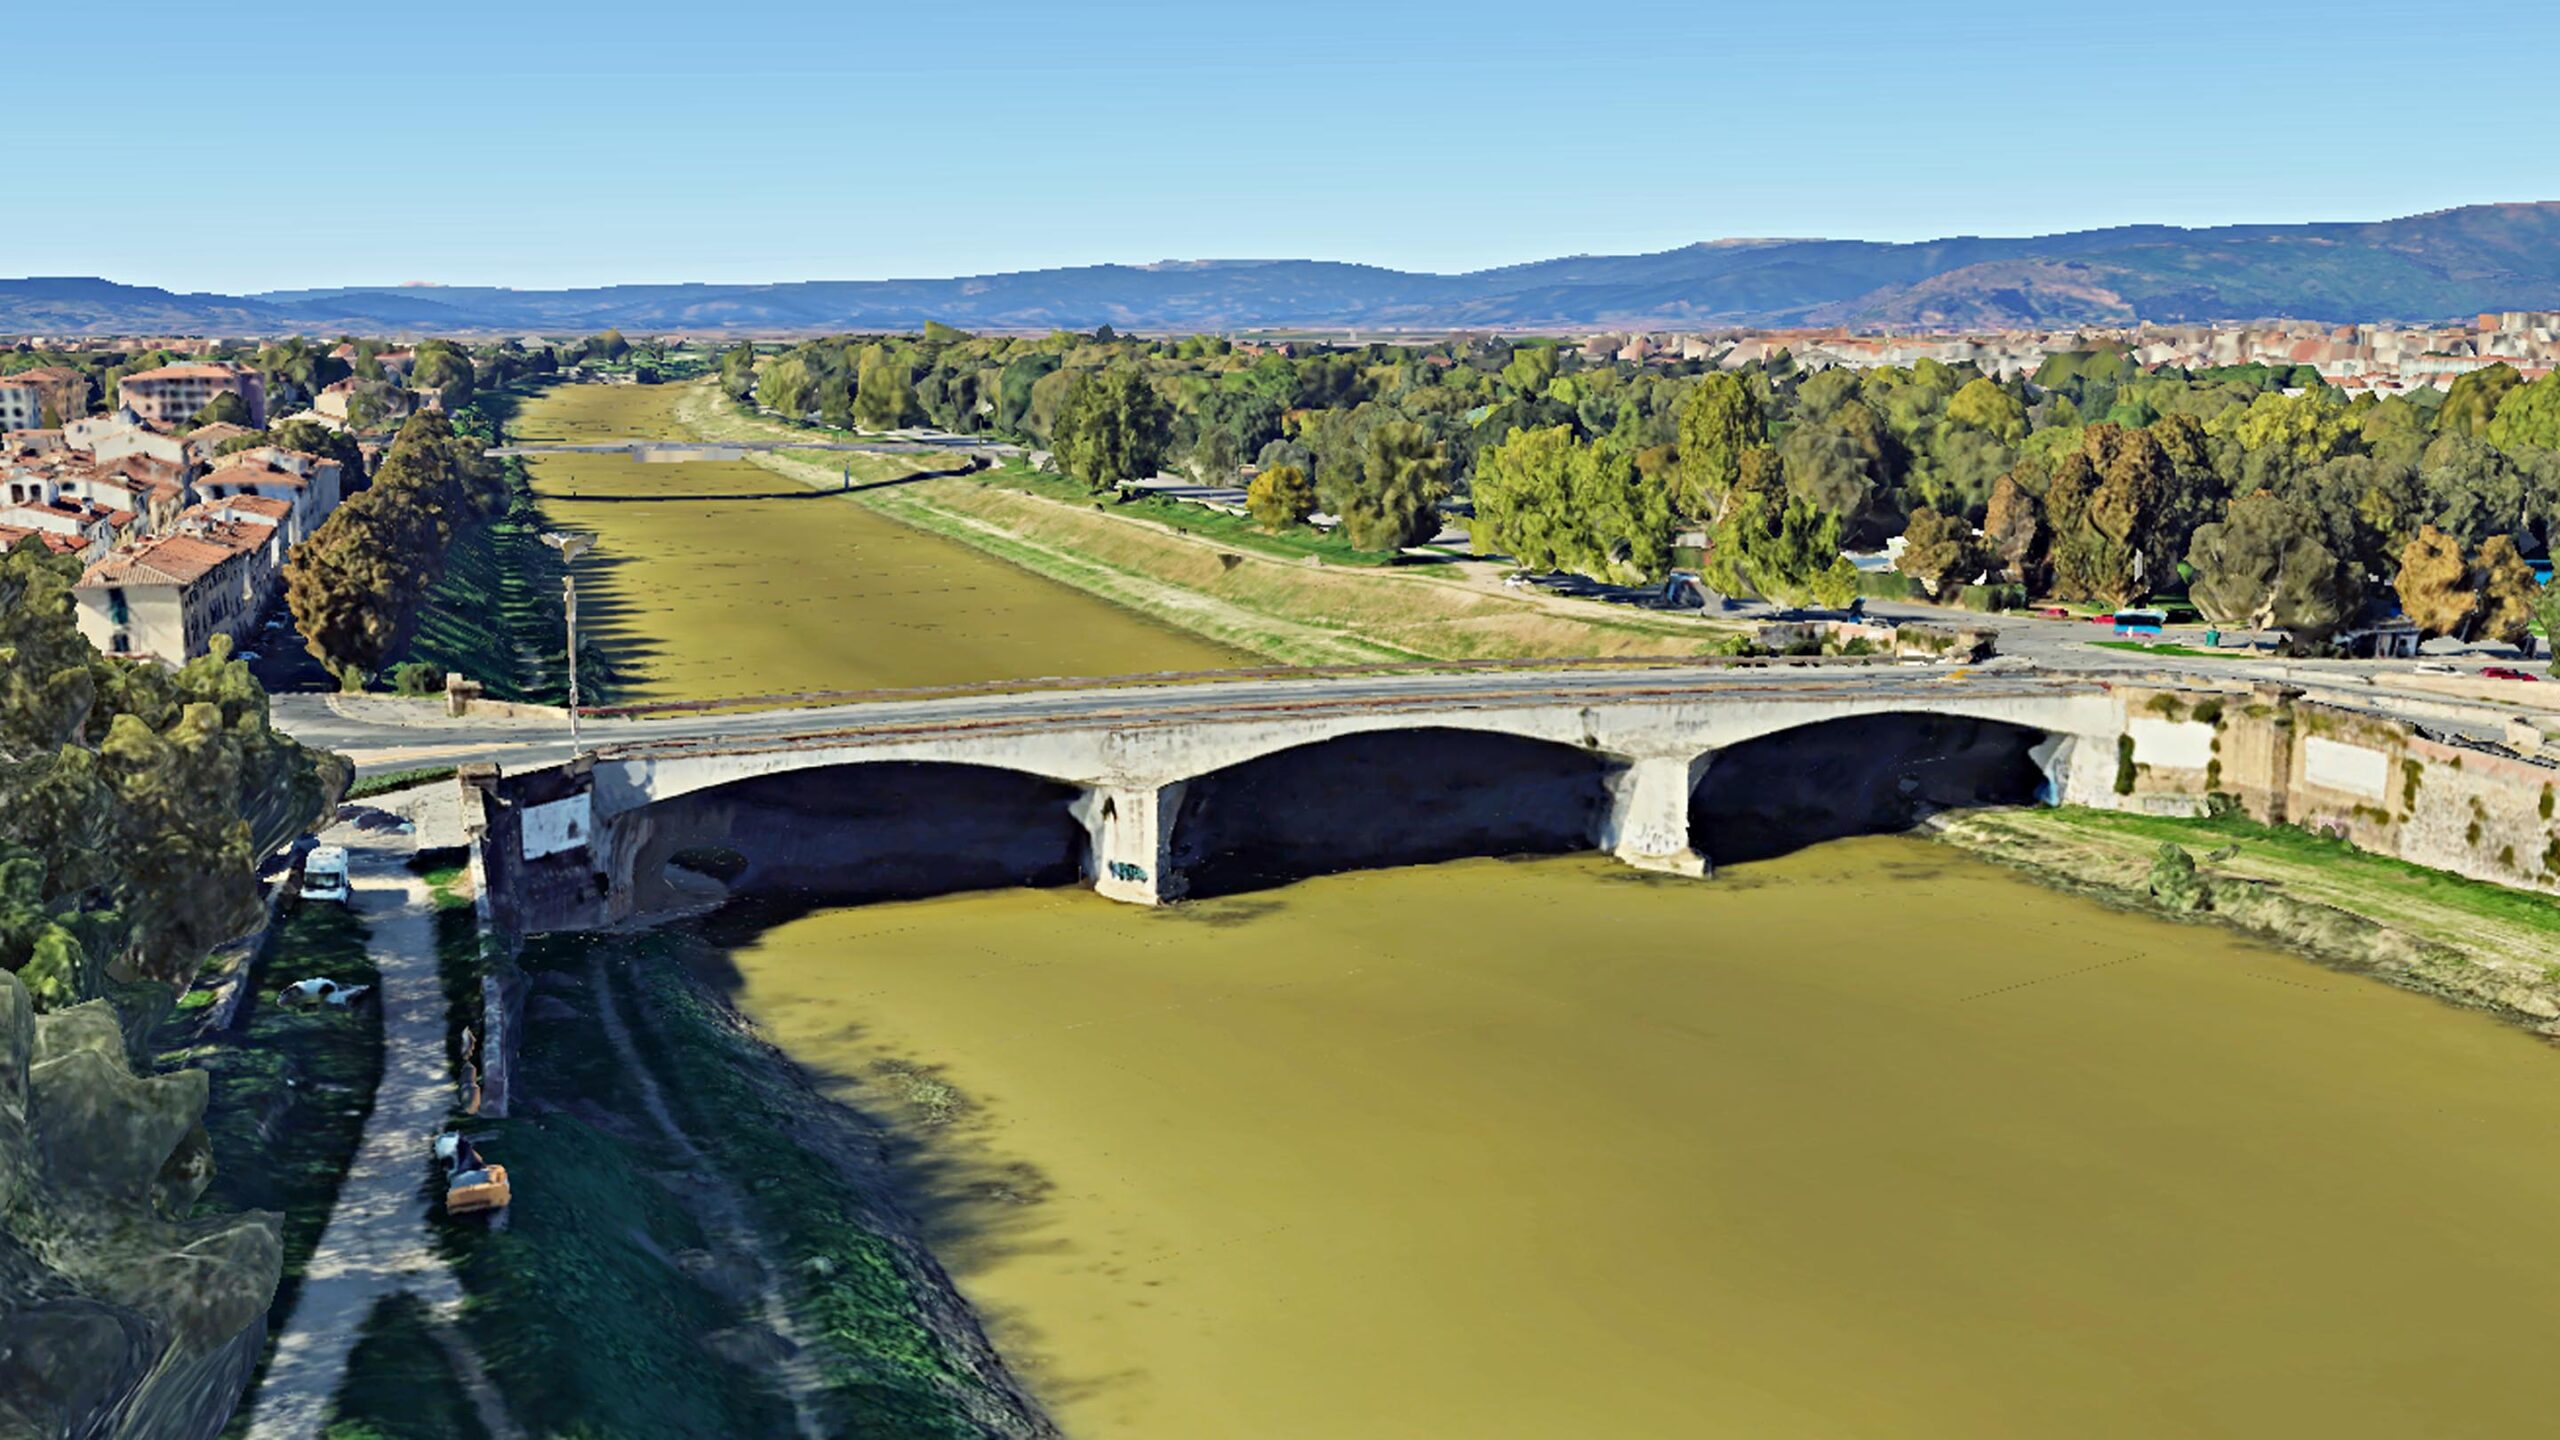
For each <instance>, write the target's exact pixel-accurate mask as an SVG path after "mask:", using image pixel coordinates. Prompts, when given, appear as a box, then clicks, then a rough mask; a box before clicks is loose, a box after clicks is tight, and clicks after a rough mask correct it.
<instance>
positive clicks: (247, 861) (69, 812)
mask: <svg viewBox="0 0 2560 1440" xmlns="http://www.w3.org/2000/svg"><path fill="white" fill-rule="evenodd" d="M79 578H80V565H79V562H78V561H76V560H73V559H70V558H67V557H60V556H55V555H53V554H51V553H50V552H48V551H47V550H46V549H45V548H44V547H43V546H41V545H38V544H36V543H35V542H34V541H33V540H32V539H28V540H24V541H21V542H20V543H19V544H18V545H17V546H16V547H15V548H14V549H11V550H9V551H7V552H6V553H0V657H5V660H6V663H5V664H0V969H7V970H10V971H13V972H15V973H16V974H17V975H18V977H19V979H20V980H22V981H24V982H25V984H26V986H27V988H28V990H29V992H30V993H31V994H33V995H34V997H35V999H36V1002H37V1003H38V1004H39V1005H41V1006H46V1007H53V1006H60V1005H67V1004H72V1003H76V1002H78V1001H81V1000H85V999H89V998H92V997H94V996H96V995H98V994H100V993H102V992H103V991H104V990H105V989H106V987H107V985H108V983H109V982H110V981H116V982H134V981H151V982H156V983H158V984H160V985H162V986H163V987H168V988H170V989H172V990H174V989H176V988H183V986H184V985H185V983H186V981H187V980H188V979H189V978H190V977H191V976H192V975H193V974H194V973H195V968H196V966H197V965H198V964H199V963H201V961H202V959H203V957H204V955H205V954H206V953H207V952H208V951H210V950H211V949H212V948H213V947H214V946H216V945H219V944H221V943H222V942H224V941H227V940H230V939H233V938H235V937H236V936H238V935H239V934H241V933H242V932H243V931H245V930H246V929H248V928H249V927H250V926H251V925H252V924H254V923H255V921H256V919H257V916H258V892H257V887H256V882H255V875H254V861H255V857H256V856H258V855H260V854H262V853H265V852H266V851H269V850H272V849H273V848H275V847H276V846H278V845H281V844H283V843H284V842H285V841H286V840H287V839H288V838H290V837H291V836H293V835H296V834H299V833H301V832H302V831H303V830H304V829H306V828H308V827H309V826H310V825H312V824H313V823H315V822H316V821H318V820H319V819H321V818H322V817H323V816H325V815H326V814H327V813H328V811H329V808H330V807H331V806H332V805H334V804H335V803H336V801H337V797H338V795H339V794H340V793H342V792H343V791H344V789H345V787H346V783H347V780H348V778H349V771H348V768H347V765H346V762H345V761H344V760H342V759H340V758H339V757H337V756H333V755H328V754H325V753H320V752H314V751H310V750H307V749H305V748H304V747H302V746H301V745H299V744H297V743H295V742H294V741H293V740H291V739H290V738H288V737H286V736H284V735H282V734H280V733H278V732H277V731H276V730H275V729H274V727H273V726H271V725H270V724H269V723H268V716H267V697H266V693H265V692H264V691H263V690H261V689H260V688H259V687H258V684H257V682H256V681H255V680H253V679H251V678H250V675H249V667H248V666H246V665H244V664H242V663H240V662H239V661H237V660H233V659H231V658H230V657H229V654H228V647H227V646H222V645H217V647H216V648H215V650H214V652H213V653H211V654H208V655H205V656H202V657H199V658H198V659H196V660H193V661H191V662H189V663H188V664H186V665H185V666H182V667H180V668H179V669H177V670H174V671H172V670H165V669H163V668H161V667H160V666H158V665H156V664H151V663H148V662H138V661H126V660H117V659H111V658H108V657H106V656H102V655H100V654H99V653H98V652H97V650H96V649H95V648H94V647H92V646H91V645H90V644H89V642H88V641H87V640H86V639H84V638H83V637H82V636H81V634H80V631H79V626H78V624H77V622H76V620H75V618H74V609H73V604H72V598H71V587H72V586H73V585H74V584H76V583H77V582H78V581H79Z"/></svg>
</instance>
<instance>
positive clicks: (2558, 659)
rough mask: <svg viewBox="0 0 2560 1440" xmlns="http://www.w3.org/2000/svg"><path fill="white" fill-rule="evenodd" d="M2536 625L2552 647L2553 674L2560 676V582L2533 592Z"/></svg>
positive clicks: (2538, 588)
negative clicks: (2540, 628)
mask: <svg viewBox="0 0 2560 1440" xmlns="http://www.w3.org/2000/svg"><path fill="white" fill-rule="evenodd" d="M2533 619H2534V623H2535V624H2537V625H2540V626H2541V627H2542V638H2543V641H2544V643H2545V644H2547V645H2550V646H2551V657H2550V658H2551V672H2552V673H2553V674H2555V675H2560V643H2554V642H2560V581H2555V582H2554V583H2552V584H2549V585H2541V586H2536V587H2535V589H2534V592H2533Z"/></svg>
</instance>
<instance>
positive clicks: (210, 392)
mask: <svg viewBox="0 0 2560 1440" xmlns="http://www.w3.org/2000/svg"><path fill="white" fill-rule="evenodd" d="M219 395H237V396H239V397H240V399H241V402H242V403H243V404H245V405H246V406H248V409H249V423H250V425H252V426H260V427H262V426H264V425H265V424H266V423H267V385H266V380H265V377H263V376H261V375H259V374H258V372H257V371H255V370H251V369H249V368H248V367H246V366H243V365H233V364H229V363H227V362H222V361H198V362H195V363H191V364H185V365H163V366H161V367H160V368H159V369H157V370H143V371H138V372H136V373H134V374H131V375H127V376H126V377H124V379H123V380H122V381H121V382H120V383H119V384H118V385H117V386H116V396H117V399H118V401H119V402H120V403H121V404H122V405H123V406H124V407H125V408H127V409H130V410H132V411H133V412H134V413H135V414H137V415H139V416H141V417H142V418H143V419H144V420H146V421H148V422H150V423H151V424H154V425H159V426H164V427H170V428H174V427H176V426H179V425H183V424H185V423H186V422H187V421H189V420H191V419H193V418H194V417H195V414H196V412H197V411H199V410H202V409H203V408H204V407H206V406H207V405H210V404H212V403H213V401H214V397H216V396H219Z"/></svg>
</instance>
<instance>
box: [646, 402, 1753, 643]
mask: <svg viewBox="0 0 2560 1440" xmlns="http://www.w3.org/2000/svg"><path fill="white" fill-rule="evenodd" d="M684 395H685V398H684V402H683V404H682V406H681V407H680V409H679V412H678V413H679V415H680V417H681V418H682V419H683V421H684V422H685V424H686V425H687V426H688V428H690V429H692V430H694V431H695V432H696V433H698V434H701V435H703V436H705V437H706V438H729V439H736V438H774V437H777V436H787V435H790V434H792V433H793V432H792V431H791V430H790V428H789V427H787V426H783V425H781V424H779V423H778V422H774V421H770V420H765V419H761V418H757V417H751V416H748V415H746V414H744V413H742V412H740V411H739V410H738V409H737V408H736V407H734V406H732V405H729V404H727V403H726V402H725V401H723V400H721V399H720V398H719V396H718V395H717V394H716V392H714V391H712V390H711V389H709V388H708V387H699V386H697V387H692V388H689V389H688V390H687V391H686V392H684ZM828 458H829V459H832V458H833V457H828ZM757 463H759V464H761V465H763V466H765V467H767V468H769V469H771V470H772V471H774V472H775V473H779V474H784V475H789V476H792V477H794V478H796V479H798V480H800V481H802V482H803V483H809V484H822V483H824V482H825V481H826V479H827V477H829V476H830V475H832V474H833V473H834V472H833V470H832V469H829V468H827V466H826V465H825V464H823V463H821V462H820V460H819V459H818V456H817V453H816V452H810V453H805V454H798V455H795V454H790V453H785V454H781V455H769V456H759V457H757ZM1072 488H1073V487H1071V486H1064V485H1062V482H1060V481H1058V480H1056V479H1054V478H1052V477H1045V476H1038V475H1033V474H1030V473H1028V472H1024V471H1019V470H1016V469H1011V468H1008V469H1004V470H998V471H995V472H992V473H990V474H987V475H982V476H967V477H952V478H945V479H934V480H928V481H923V482H919V483H916V484H912V485H900V486H895V487H887V488H880V489H874V490H870V491H865V492H859V493H857V495H856V496H855V497H854V498H856V499H858V500H860V501H861V502H862V503H863V504H865V505H868V506H870V507H872V508H874V509H876V510H878V511H880V512H881V513H883V514H886V515H890V516H893V517H895V518H897V519H899V520H903V521H905V522H906V523H908V524H909V525H912V526H915V527H916V528H919V529H924V530H930V531H932V532H934V533H936V534H939V535H944V536H948V537H950V538H952V539H956V540H959V541H962V542H963V543H966V544H968V545H972V546H975V547H977V548H979V549H981V550H984V551H986V552H987V553H988V554H991V555H995V556H998V557H1001V558H1003V559H1005V560H1009V561H1011V562H1013V563H1014V564H1016V565H1018V566H1021V567H1022V568H1023V569H1026V570H1030V571H1033V572H1035V573H1038V574H1041V575H1046V576H1049V577H1051V578H1053V579H1057V580H1061V581H1064V582H1066V583H1067V584H1070V585H1073V586H1075V587H1076V588H1078V589H1080V590H1084V591H1087V592H1088V593H1091V594H1094V595H1099V596H1101V597H1103V598H1105V599H1108V600H1111V601H1113V602H1115V603H1116V604H1118V605H1121V606H1125V607H1127V608H1129V609H1132V610H1137V611H1142V612H1144V613H1146V614H1149V615H1154V616H1158V617H1161V618H1163V619H1166V620H1169V621H1171V622H1173V623H1175V624H1179V625H1181V626H1183V627H1185V628H1186V629H1190V630H1193V631H1196V632H1198V633H1200V634H1203V635H1208V636H1211V637H1214V638H1216V639H1218V640H1221V641H1224V642H1226V643H1228V644H1232V645H1235V646H1239V647H1242V648H1245V649H1249V650H1252V651H1255V652H1257V653H1259V654H1261V655H1265V656H1268V657H1270V658H1272V659H1276V660H1281V661H1284V662H1289V663H1297V664H1357V663H1362V662H1371V661H1393V660H1473V659H1487V658H1497V657H1500V658H1536V657H1541V656H1569V655H1694V654H1706V653H1717V652H1721V651H1724V650H1727V649H1730V648H1731V646H1732V645H1733V642H1734V640H1735V638H1736V637H1735V634H1734V633H1733V632H1730V631H1726V630H1721V629H1718V628H1717V627H1714V626H1712V625H1709V624H1706V623H1704V622H1702V621H1699V620H1696V619H1690V618H1681V617H1674V616H1666V615H1654V614H1650V613H1647V612H1644V611H1639V610H1631V609H1626V608H1622V607H1615V606H1602V605H1599V604H1596V603H1593V602H1588V601H1576V600H1568V599H1563V598H1560V597H1556V596H1550V595H1545V594H1541V593H1523V592H1519V591H1511V590H1505V589H1504V588H1503V587H1502V586H1501V584H1500V576H1501V573H1502V570H1501V567H1498V566H1495V565H1493V564H1490V563H1487V562H1481V561H1478V562H1443V563H1424V564H1407V565H1397V566H1382V565H1380V564H1378V563H1376V560H1377V557H1374V556H1369V557H1363V560H1364V563H1361V564H1358V565H1337V564H1332V563H1318V564H1310V563H1308V561H1309V560H1310V559H1313V560H1317V561H1322V560H1323V559H1324V556H1323V555H1322V554H1321V553H1319V552H1311V551H1309V550H1308V549H1306V548H1305V547H1306V546H1307V545H1309V544H1317V543H1323V544H1330V543H1336V542H1331V541H1325V542H1297V541H1286V542H1284V541H1279V540H1274V539H1272V538H1271V537H1262V536H1259V535H1258V534H1256V535H1254V536H1251V537H1248V536H1247V535H1245V534H1242V533H1239V532H1242V531H1244V530H1246V529H1248V528H1249V527H1247V526H1246V525H1245V523H1244V522H1242V521H1239V520H1236V519H1235V518H1234V517H1230V516H1222V515H1219V514H1218V513H1217V512H1215V511H1210V510H1207V509H1204V508H1202V507H1199V506H1191V505H1175V504H1173V503H1172V502H1164V501H1155V502H1145V503H1146V505H1147V506H1153V507H1162V508H1165V509H1168V510H1170V511H1171V512H1173V513H1172V518H1170V519H1164V518H1152V512H1151V510H1150V509H1148V508H1144V507H1142V506H1140V505H1128V506H1116V505H1109V504H1101V505H1099V508H1097V502H1094V501H1092V500H1090V499H1089V498H1087V499H1081V500H1080V499H1077V498H1074V497H1073V495H1072ZM1185 532H1188V533H1185ZM1293 545H1295V546H1297V547H1298V548H1295V549H1293V548H1290V547H1291V546H1293Z"/></svg>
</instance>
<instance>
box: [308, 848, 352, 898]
mask: <svg viewBox="0 0 2560 1440" xmlns="http://www.w3.org/2000/svg"><path fill="white" fill-rule="evenodd" d="M299 893H300V895H301V897H302V898H303V899H305V900H319V901H324V902H326V903H329V904H332V905H344V904H346V903H347V898H348V896H349V894H350V893H351V892H350V891H349V889H348V886H347V852H346V849H345V847H344V846H339V845H321V846H317V847H315V848H313V850H312V852H311V853H310V854H308V855H306V856H304V857H302V889H301V891H300V892H299Z"/></svg>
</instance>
